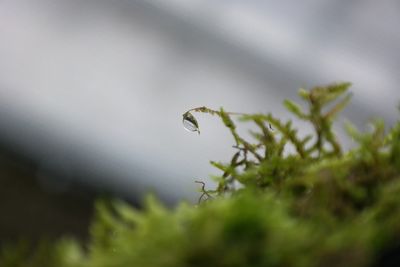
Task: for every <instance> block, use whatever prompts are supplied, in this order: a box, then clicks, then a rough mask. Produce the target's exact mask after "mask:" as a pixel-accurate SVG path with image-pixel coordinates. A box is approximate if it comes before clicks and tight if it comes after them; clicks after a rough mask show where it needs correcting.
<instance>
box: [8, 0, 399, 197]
mask: <svg viewBox="0 0 400 267" xmlns="http://www.w3.org/2000/svg"><path fill="white" fill-rule="evenodd" d="M399 48H400V2H399V1H396V0H392V1H390V0H382V1H373V0H363V1H356V0H351V1H349V0H346V1H344V0H342V1H328V0H326V1H322V0H306V1H257V0H247V1H234V0H231V1H226V0H225V1H222V0H221V1H215V0H214V1H211V0H201V1H200V0H147V1H144V0H143V1H135V0H113V1H112V0H110V1H105V0H96V1H94V0H80V1H77V0H73V1H71V0H36V1H31V0H2V1H0V143H1V147H2V148H3V149H4V151H8V152H10V153H11V152H12V153H14V154H15V155H17V156H21V157H22V158H24V159H25V160H29V162H33V163H34V164H35V166H36V167H35V168H34V175H33V176H34V177H35V179H36V180H37V181H38V182H39V184H40V186H41V187H42V188H43V190H45V191H48V192H51V193H58V192H65V191H68V190H70V189H71V188H72V185H73V184H74V183H75V182H76V181H79V182H80V183H83V184H85V185H87V186H89V187H93V188H98V189H99V190H105V191H107V192H111V194H116V195H120V196H124V197H127V198H131V199H134V200H137V199H141V198H142V197H143V195H144V194H145V193H146V192H149V191H153V192H155V193H156V194H157V195H158V196H159V197H160V198H161V199H162V200H163V201H165V202H168V203H174V202H176V201H178V200H182V199H186V200H189V201H192V202H194V201H196V200H197V197H198V193H197V191H196V189H197V188H198V185H196V184H195V183H194V180H199V179H200V180H205V181H209V180H210V179H209V176H210V174H218V171H217V170H215V169H213V168H212V167H211V166H210V165H209V160H219V161H227V160H228V159H229V156H230V155H231V153H232V147H231V146H232V144H233V140H232V138H231V136H230V134H229V132H228V131H227V130H226V129H225V127H223V126H222V124H221V123H220V121H219V120H218V119H217V118H213V117H210V116H207V115H203V114H199V115H196V117H197V119H198V121H199V123H200V127H201V135H197V134H195V133H188V132H187V131H185V130H184V129H183V127H182V113H184V112H185V111H186V110H188V109H190V108H193V107H198V106H207V107H210V108H215V109H218V108H219V107H221V106H222V107H224V108H225V109H226V110H228V111H236V112H250V113H252V112H272V113H274V114H275V115H277V116H280V117H283V118H288V113H287V112H286V111H284V109H283V108H282V104H281V103H282V101H283V100H284V99H285V98H291V99H297V94H296V92H297V90H298V88H299V87H306V88H309V87H312V86H314V85H321V84H328V83H331V82H338V81H351V82H352V83H353V87H352V88H351V90H352V92H353V93H354V98H353V101H352V103H351V105H350V106H349V107H348V109H347V110H346V111H345V112H344V114H343V116H342V117H341V119H340V122H339V124H338V127H337V129H338V130H337V131H338V133H339V135H340V136H341V137H343V136H344V134H343V130H342V126H341V122H342V121H343V119H345V118H346V119H349V120H351V121H353V122H355V123H356V124H357V125H359V126H362V125H364V124H365V123H366V122H367V120H368V119H369V118H371V117H382V118H384V119H385V120H386V121H387V122H388V125H389V126H390V125H391V124H392V123H393V122H395V121H396V119H397V118H398V112H397V110H396V106H397V104H398V102H399V99H400V93H399V88H398V85H399V84H400V75H399V74H400V53H399ZM298 125H299V127H300V128H301V130H302V131H303V130H304V131H307V125H305V124H302V123H299V124H298ZM249 127H251V125H243V126H241V128H240V131H242V132H244V133H245V132H246V131H247V128H249ZM14 154H13V155H14ZM96 190H97V189H96Z"/></svg>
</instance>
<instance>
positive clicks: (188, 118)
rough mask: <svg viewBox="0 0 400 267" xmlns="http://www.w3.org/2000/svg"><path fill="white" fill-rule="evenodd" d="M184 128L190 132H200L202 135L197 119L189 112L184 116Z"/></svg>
mask: <svg viewBox="0 0 400 267" xmlns="http://www.w3.org/2000/svg"><path fill="white" fill-rule="evenodd" d="M182 123H183V127H184V128H185V129H186V130H187V131H189V132H198V133H199V134H200V129H199V124H198V123H197V120H196V118H195V117H194V116H193V115H192V114H191V113H190V112H189V111H188V112H186V113H184V114H183V120H182Z"/></svg>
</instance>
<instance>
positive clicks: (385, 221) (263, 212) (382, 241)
mask: <svg viewBox="0 0 400 267" xmlns="http://www.w3.org/2000/svg"><path fill="white" fill-rule="evenodd" d="M349 86H350V84H349V83H339V84H333V85H329V86H325V87H316V88H313V89H311V90H304V89H301V90H300V91H299V95H300V97H301V98H302V99H303V100H304V101H305V102H306V103H307V105H308V110H303V109H302V108H301V107H300V106H299V105H297V104H295V103H294V102H292V101H288V100H286V101H285V102H284V105H285V106H286V107H287V109H288V110H289V111H290V112H292V113H293V114H295V115H296V116H297V117H298V118H300V119H302V120H305V121H308V122H310V128H311V129H313V132H314V134H313V135H309V136H303V137H302V136H300V135H299V134H298V132H297V130H296V129H295V128H294V127H293V125H292V123H291V121H286V122H283V121H281V120H279V119H278V118H276V117H274V116H273V115H272V114H238V113H231V112H226V111H224V110H223V109H220V110H212V109H209V108H206V107H201V108H195V109H192V110H189V111H187V112H185V113H184V115H183V120H184V122H186V124H187V126H188V127H190V129H189V130H191V131H197V132H199V133H200V131H199V124H198V122H197V120H196V118H195V117H194V116H193V114H192V113H194V112H203V113H209V114H211V115H215V116H218V117H220V118H221V120H222V122H223V124H224V125H225V126H226V127H227V128H228V130H229V131H230V133H231V134H232V136H233V140H234V147H235V148H236V151H235V152H234V155H233V156H232V158H231V160H230V162H228V163H221V162H211V164H212V165H214V166H215V167H217V168H218V169H219V170H220V171H221V175H219V176H218V177H217V178H216V180H217V181H218V186H217V187H216V188H215V189H206V187H207V185H206V184H205V183H204V182H203V181H197V182H198V183H200V184H201V193H202V195H201V201H200V203H199V204H198V205H191V204H188V203H181V204H179V205H178V206H177V207H176V208H175V209H173V210H170V209H167V208H165V207H164V206H163V205H162V204H161V203H159V202H158V201H157V200H156V199H155V198H154V197H152V196H149V197H148V198H147V199H146V202H145V203H146V205H145V207H144V209H143V210H142V211H139V210H135V209H133V208H132V207H130V206H129V205H128V204H126V203H123V202H119V201H114V202H112V203H109V202H104V201H103V202H102V201H99V202H98V203H97V215H96V217H95V218H94V222H93V224H92V227H91V229H90V230H91V235H92V238H91V240H90V242H89V243H88V244H86V245H83V246H82V245H79V244H77V243H75V242H72V241H60V242H59V243H57V244H55V245H53V246H52V247H51V248H52V249H51V250H48V253H49V259H52V261H51V263H53V265H52V264H50V263H48V265H43V266H57V267H108V266H109V267H111V266H112V267H128V266H140V267H157V266H171V267H180V266H182V267H183V266H185V267H186V266H215V267H218V266H238V267H239V266H254V267H255V266H260V267H261V266H285V267H288V266H307V267H308V266H324V267H325V266H391V265H387V264H389V263H393V262H397V263H399V261H398V258H396V253H397V254H398V253H400V122H398V123H397V124H396V125H394V126H393V127H392V129H391V130H390V131H389V132H388V133H385V127H384V123H383V121H380V120H375V121H373V122H371V127H370V128H371V129H370V131H367V132H360V131H359V130H357V129H356V128H355V127H354V126H352V125H351V124H350V123H348V124H347V125H346V129H347V131H348V133H349V135H350V137H351V138H352V139H354V141H355V142H357V143H358V146H357V147H355V148H353V149H351V150H349V151H344V149H343V148H342V146H341V145H340V142H339V141H338V140H337V139H336V136H335V134H334V132H333V129H332V123H333V121H334V118H335V117H336V116H337V114H338V113H339V112H340V111H341V110H342V109H343V108H344V107H345V106H346V105H347V104H348V103H349V101H350V97H351V95H350V94H349V93H348V88H349ZM232 116H238V120H239V121H242V122H251V123H254V124H255V125H256V127H257V128H258V132H252V136H253V137H254V139H253V140H245V139H244V138H242V137H241V136H240V135H239V134H238V132H237V130H236V124H235V122H234V120H233V119H232ZM288 146H292V147H293V149H292V150H288V149H287V148H288ZM12 251H18V250H15V249H14V250H13V249H6V250H3V252H2V254H1V256H0V266H38V265H32V264H30V263H29V261H26V257H27V255H28V254H27V253H20V254H13V252H12ZM23 252H24V251H23ZM10 255H11V256H12V255H20V257H19V256H14V258H12V257H11V256H10ZM29 255H31V254H29ZM29 255H28V256H29ZM32 255H34V254H32ZM39 255H40V249H39ZM29 257H33V256H29ZM10 258H12V259H14V261H12V263H13V264H14V265H10V264H9V262H11V261H10ZM39 258H40V257H39ZM16 259H19V260H20V261H19V264H18V263H16V262H17V260H16ZM393 266H395V265H393Z"/></svg>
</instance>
